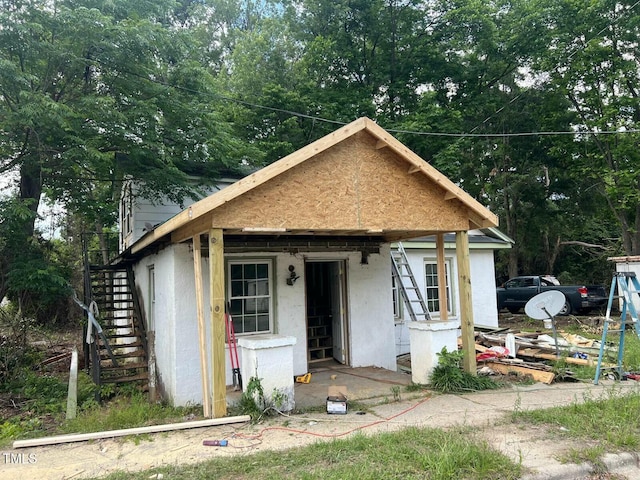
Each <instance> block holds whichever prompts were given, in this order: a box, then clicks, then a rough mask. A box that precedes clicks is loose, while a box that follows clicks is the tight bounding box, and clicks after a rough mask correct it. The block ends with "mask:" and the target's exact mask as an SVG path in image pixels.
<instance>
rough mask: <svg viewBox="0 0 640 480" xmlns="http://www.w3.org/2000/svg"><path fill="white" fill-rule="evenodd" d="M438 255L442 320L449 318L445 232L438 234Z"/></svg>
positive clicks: (439, 298)
mask: <svg viewBox="0 0 640 480" xmlns="http://www.w3.org/2000/svg"><path fill="white" fill-rule="evenodd" d="M436 255H437V262H438V305H440V320H441V321H443V322H444V321H447V320H448V319H449V311H448V310H449V309H448V308H447V305H448V303H447V268H446V265H445V262H444V233H438V234H437V235H436Z"/></svg>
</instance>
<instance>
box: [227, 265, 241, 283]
mask: <svg viewBox="0 0 640 480" xmlns="http://www.w3.org/2000/svg"><path fill="white" fill-rule="evenodd" d="M229 270H230V271H231V275H230V277H231V280H239V279H242V265H231V266H230V267H229Z"/></svg>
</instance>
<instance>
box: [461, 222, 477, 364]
mask: <svg viewBox="0 0 640 480" xmlns="http://www.w3.org/2000/svg"><path fill="white" fill-rule="evenodd" d="M456 257H457V259H458V288H459V289H460V327H461V329H462V350H463V352H464V360H463V367H464V370H465V371H467V372H469V373H471V374H473V375H475V374H476V373H477V372H476V347H475V334H474V333H475V332H474V324H473V305H472V302H471V265H470V262H469V232H467V231H462V232H456Z"/></svg>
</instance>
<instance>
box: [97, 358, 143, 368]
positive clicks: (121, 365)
mask: <svg viewBox="0 0 640 480" xmlns="http://www.w3.org/2000/svg"><path fill="white" fill-rule="evenodd" d="M148 367H149V365H148V364H147V362H138V363H133V362H129V363H121V362H118V365H117V366H115V365H113V364H112V363H111V360H109V363H108V365H101V366H100V369H101V370H137V369H140V368H141V369H147V368H148Z"/></svg>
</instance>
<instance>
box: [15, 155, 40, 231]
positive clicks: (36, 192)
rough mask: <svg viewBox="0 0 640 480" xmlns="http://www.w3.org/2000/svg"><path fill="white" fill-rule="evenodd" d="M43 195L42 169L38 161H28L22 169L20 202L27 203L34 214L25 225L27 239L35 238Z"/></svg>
mask: <svg viewBox="0 0 640 480" xmlns="http://www.w3.org/2000/svg"><path fill="white" fill-rule="evenodd" d="M41 195H42V168H41V166H40V163H39V162H38V161H34V162H31V161H26V162H24V163H23V164H22V166H21V167H20V200H22V201H23V202H25V204H26V205H27V206H28V208H29V210H31V212H33V215H30V216H29V218H28V219H26V220H25V223H24V225H23V233H24V235H25V236H26V237H28V238H30V237H32V236H33V232H34V230H35V223H36V218H37V216H38V206H39V205H40V196H41Z"/></svg>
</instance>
